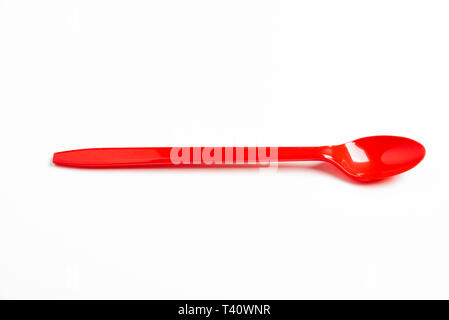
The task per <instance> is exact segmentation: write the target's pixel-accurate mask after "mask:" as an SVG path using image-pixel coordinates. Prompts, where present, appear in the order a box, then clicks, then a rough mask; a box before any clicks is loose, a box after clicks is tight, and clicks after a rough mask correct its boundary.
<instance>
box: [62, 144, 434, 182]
mask: <svg viewBox="0 0 449 320" xmlns="http://www.w3.org/2000/svg"><path fill="white" fill-rule="evenodd" d="M179 149H180V148H179ZM185 149H186V150H187V151H186V153H188V154H189V156H188V160H190V161H188V164H187V166H197V167H198V166H200V167H206V166H211V165H214V166H217V164H216V163H215V164H213V163H212V164H210V163H206V161H205V160H204V159H201V156H200V158H199V161H198V160H197V161H195V153H197V154H198V153H202V152H204V151H206V150H205V149H211V148H204V147H203V148H192V147H190V148H185ZM222 149H223V150H225V149H228V150H231V151H230V154H231V158H227V159H226V156H225V154H224V153H223V154H222V155H220V156H219V159H220V164H219V166H223V165H225V166H232V165H242V164H254V165H257V164H260V159H259V158H256V160H253V159H254V158H253V157H251V156H249V155H250V154H258V151H259V149H260V148H255V147H254V148H248V147H245V148H236V147H228V148H222ZM237 149H240V151H238V150H237ZM267 149H269V148H267ZM172 150H173V148H171V147H158V148H97V149H80V150H71V151H63V152H57V153H55V154H54V156H53V162H54V163H55V164H57V165H60V166H69V167H79V168H136V167H152V166H165V167H167V166H168V167H171V166H173V167H175V166H180V165H181V166H186V164H185V163H182V164H175V163H173V161H172V159H171V152H172ZM276 150H277V152H278V154H277V157H276V162H279V163H282V162H293V161H326V162H329V163H332V164H333V165H335V166H337V167H338V168H339V169H340V170H342V171H343V172H345V173H346V174H348V175H349V176H351V177H353V178H355V179H357V180H361V181H373V180H379V179H383V178H386V177H389V176H393V175H396V174H399V173H402V172H404V171H407V170H409V169H411V168H413V167H414V166H416V165H417V164H418V163H419V162H420V161H421V160H422V159H423V158H424V155H425V149H424V147H423V146H422V145H421V144H420V143H418V142H416V141H414V140H411V139H408V138H402V137H395V136H372V137H366V138H361V139H357V140H354V141H351V142H348V143H344V144H341V145H335V146H322V147H278V148H276ZM238 152H241V155H242V157H241V158H240V160H243V161H240V162H239V160H238V159H237V155H236V154H237V153H238ZM252 152H253V153H252ZM268 153H270V152H268ZM221 160H222V161H221Z"/></svg>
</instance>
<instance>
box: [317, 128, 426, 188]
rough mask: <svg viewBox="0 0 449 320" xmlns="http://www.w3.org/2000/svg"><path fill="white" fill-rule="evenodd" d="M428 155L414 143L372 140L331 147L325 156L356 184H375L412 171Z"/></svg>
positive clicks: (387, 138) (397, 139)
mask: <svg viewBox="0 0 449 320" xmlns="http://www.w3.org/2000/svg"><path fill="white" fill-rule="evenodd" d="M425 154H426V150H425V149H424V147H423V146H422V145H421V144H420V143H419V142H416V141H414V140H412V139H408V138H403V137H395V136H372V137H366V138H361V139H357V140H354V141H351V142H347V143H344V144H341V145H337V146H333V147H330V148H329V150H328V151H327V152H325V153H324V154H323V156H324V157H325V158H326V160H327V161H329V162H331V163H332V164H334V165H336V166H337V167H338V168H340V169H341V170H343V171H344V172H345V173H346V174H348V175H350V176H351V177H353V178H355V179H357V180H360V181H375V180H380V179H384V178H387V177H391V176H394V175H397V174H400V173H402V172H405V171H407V170H410V169H412V168H413V167H414V166H416V165H417V164H418V163H419V162H420V161H421V160H422V159H423V158H424V156H425Z"/></svg>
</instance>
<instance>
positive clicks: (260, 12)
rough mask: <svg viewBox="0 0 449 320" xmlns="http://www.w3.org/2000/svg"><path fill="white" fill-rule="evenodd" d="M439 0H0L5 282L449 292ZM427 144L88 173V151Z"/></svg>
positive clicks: (444, 11)
mask: <svg viewBox="0 0 449 320" xmlns="http://www.w3.org/2000/svg"><path fill="white" fill-rule="evenodd" d="M448 17H449V2H447V1H392V0H388V1H260V0H257V1H255V0H254V1H248V0H238V1H210V0H204V1H182V0H179V1H170V0H168V1H106V0H105V1H99V0H89V1H87V0H86V1H75V0H74V1H56V0H55V1H31V0H30V1H20V0H15V1H12V0H11V1H5V0H2V1H0V135H1V138H0V141H1V149H0V153H1V156H0V170H1V174H0V297H1V298H44V299H46V298H62V299H65V298H139V299H140V298H149V299H151V298H160V299H164V298H167V299H170V298H178V299H187V298H190V299H196V298H209V299H215V298H224V299H226V298H234V299H240V298H253V299H258V298H264V299H277V298H287V299H300V298H343V299H346V298H362V299H364V298H449V272H448V270H449V255H448V245H449V231H448V230H449V205H448V188H447V183H448V181H449V180H448V179H449V173H448V169H447V164H448V162H447V159H448V157H449V153H448V142H447V137H448V135H447V131H448V130H447V121H448V118H447V111H446V110H447V108H448V107H449V91H448V89H449V59H448V57H449V19H448ZM377 134H390V135H399V136H405V137H409V138H412V139H416V140H418V141H419V142H421V143H422V144H424V145H425V147H426V149H427V156H426V158H425V159H424V161H423V162H422V163H421V164H419V165H418V167H416V168H414V169H412V170H411V171H410V172H407V173H405V174H403V175H401V176H398V177H397V178H394V179H390V180H387V181H385V182H382V183H377V184H371V185H361V184H358V183H354V182H352V181H351V180H350V179H348V178H346V177H345V176H343V175H342V174H341V173H340V172H339V171H336V169H333V168H332V167H330V166H329V165H327V164H315V163H313V164H310V163H309V164H308V165H304V166H299V167H298V168H283V169H278V170H277V171H276V170H273V169H231V170H217V169H215V170H214V169H204V170H188V169H186V170H174V171H173V170H167V169H165V170H109V171H108V170H106V171H101V170H78V169H66V168H59V167H55V166H53V165H51V163H50V159H51V156H52V154H53V152H55V151H62V150H67V149H75V148H88V147H123V146H128V147H132V146H183V145H184V146H188V145H195V146H200V145H206V146H207V145H212V146H213V145H238V146H243V145H250V146H251V145H252V146H254V145H273V146H276V145H291V146H301V145H304V146H307V145H327V144H339V143H343V142H347V141H349V140H352V139H356V138H360V137H364V136H369V135H377Z"/></svg>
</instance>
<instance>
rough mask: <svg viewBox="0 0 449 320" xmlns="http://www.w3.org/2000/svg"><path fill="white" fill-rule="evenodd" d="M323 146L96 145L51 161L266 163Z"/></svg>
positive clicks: (315, 154)
mask: <svg viewBox="0 0 449 320" xmlns="http://www.w3.org/2000/svg"><path fill="white" fill-rule="evenodd" d="M325 149H326V147H277V148H276V147H267V148H265V147H187V148H171V147H156V148H96V149H79V150H70V151H63V152H57V153H55V154H54V156H53V162H54V163H55V164H57V165H61V166H69V167H81V168H133V167H151V166H168V167H172V166H173V167H174V166H179V165H184V166H186V165H188V166H210V165H215V166H217V165H227V166H229V165H241V164H253V165H257V164H260V165H262V164H268V163H269V162H272V163H273V162H288V161H303V160H323V159H324V158H323V153H324V152H325Z"/></svg>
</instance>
